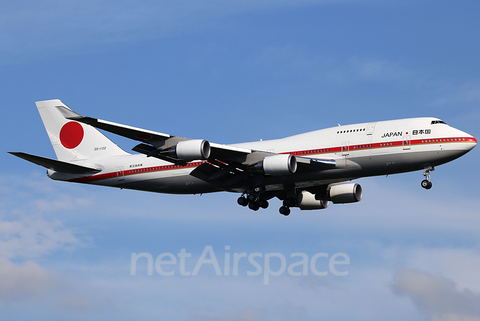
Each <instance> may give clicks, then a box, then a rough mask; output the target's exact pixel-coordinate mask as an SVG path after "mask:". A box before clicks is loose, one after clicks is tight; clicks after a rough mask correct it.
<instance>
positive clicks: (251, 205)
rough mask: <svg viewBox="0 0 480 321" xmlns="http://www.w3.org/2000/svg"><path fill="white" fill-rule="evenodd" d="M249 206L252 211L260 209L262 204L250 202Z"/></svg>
mask: <svg viewBox="0 0 480 321" xmlns="http://www.w3.org/2000/svg"><path fill="white" fill-rule="evenodd" d="M248 208H249V209H251V210H252V211H258V209H259V208H260V206H259V205H258V203H248Z"/></svg>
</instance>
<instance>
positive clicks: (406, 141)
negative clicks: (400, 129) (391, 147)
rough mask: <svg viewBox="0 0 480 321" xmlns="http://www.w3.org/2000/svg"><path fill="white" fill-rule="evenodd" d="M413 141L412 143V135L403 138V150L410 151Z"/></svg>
mask: <svg viewBox="0 0 480 321" xmlns="http://www.w3.org/2000/svg"><path fill="white" fill-rule="evenodd" d="M411 141H412V138H411V136H410V135H404V136H403V141H402V145H403V150H410V146H411Z"/></svg>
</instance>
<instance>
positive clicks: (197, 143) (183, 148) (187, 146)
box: [170, 139, 210, 161]
mask: <svg viewBox="0 0 480 321" xmlns="http://www.w3.org/2000/svg"><path fill="white" fill-rule="evenodd" d="M170 152H171V153H172V154H173V155H174V156H175V157H176V158H178V159H181V160H184V161H193V160H197V159H199V160H200V159H202V160H203V159H207V158H208V157H210V143H209V142H207V141H206V140H202V139H192V140H184V141H181V142H178V143H177V145H176V146H175V147H174V148H173V149H172V150H171V151H170Z"/></svg>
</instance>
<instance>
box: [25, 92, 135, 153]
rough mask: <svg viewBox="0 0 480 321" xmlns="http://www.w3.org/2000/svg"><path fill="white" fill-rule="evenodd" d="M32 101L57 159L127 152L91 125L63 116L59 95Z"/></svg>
mask: <svg viewBox="0 0 480 321" xmlns="http://www.w3.org/2000/svg"><path fill="white" fill-rule="evenodd" d="M35 104H36V105H37V108H38V112H39V113H40V116H41V117H42V121H43V124H44V125H45V129H46V130H47V134H48V137H49V138H50V142H51V143H52V145H53V149H54V150H55V154H56V155H57V159H58V160H60V161H65V162H72V161H78V160H85V159H88V158H92V157H94V158H97V157H109V156H119V155H128V153H127V152H125V151H124V150H123V149H121V148H120V147H118V146H117V145H116V144H115V143H113V142H112V141H111V140H110V139H108V138H107V137H105V136H104V135H103V134H102V133H100V132H99V131H98V130H97V129H95V128H94V127H92V126H90V125H86V124H81V123H79V122H76V121H71V120H68V119H66V118H65V117H64V116H63V115H62V114H61V113H60V111H59V110H58V109H57V107H58V106H61V107H65V108H68V107H67V106H66V105H65V104H64V103H62V102H61V101H60V100H59V99H53V100H45V101H37V102H36V103H35ZM68 109H70V108H68Z"/></svg>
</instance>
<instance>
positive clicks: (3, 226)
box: [0, 217, 80, 258]
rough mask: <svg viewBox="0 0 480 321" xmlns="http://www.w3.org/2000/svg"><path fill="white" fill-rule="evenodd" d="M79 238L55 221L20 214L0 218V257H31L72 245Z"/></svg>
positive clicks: (77, 243) (74, 244)
mask: <svg viewBox="0 0 480 321" xmlns="http://www.w3.org/2000/svg"><path fill="white" fill-rule="evenodd" d="M79 244H80V240H79V239H78V238H77V237H76V236H75V235H74V233H73V231H72V230H70V229H67V228H65V227H64V226H63V224H62V223H61V222H60V221H58V220H54V221H47V220H44V219H42V218H38V217H37V218H36V217H23V218H21V219H19V220H16V221H6V220H0V256H3V257H7V258H34V257H39V256H42V255H46V254H50V253H52V252H53V251H57V250H59V249H69V248H74V247H76V246H78V245H79Z"/></svg>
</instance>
